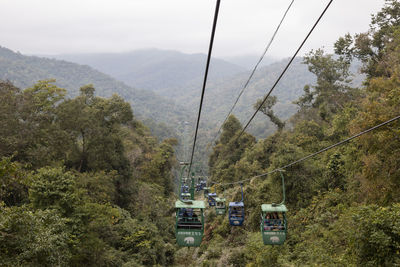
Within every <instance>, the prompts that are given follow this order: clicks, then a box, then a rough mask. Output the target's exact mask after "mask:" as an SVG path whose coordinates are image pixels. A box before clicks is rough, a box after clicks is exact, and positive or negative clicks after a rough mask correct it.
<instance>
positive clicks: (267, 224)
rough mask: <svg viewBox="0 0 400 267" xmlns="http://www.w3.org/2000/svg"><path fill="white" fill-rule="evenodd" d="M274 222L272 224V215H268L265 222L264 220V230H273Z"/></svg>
mask: <svg viewBox="0 0 400 267" xmlns="http://www.w3.org/2000/svg"><path fill="white" fill-rule="evenodd" d="M272 226H273V224H272V222H271V214H270V213H267V214H266V215H265V220H264V230H271V229H272Z"/></svg>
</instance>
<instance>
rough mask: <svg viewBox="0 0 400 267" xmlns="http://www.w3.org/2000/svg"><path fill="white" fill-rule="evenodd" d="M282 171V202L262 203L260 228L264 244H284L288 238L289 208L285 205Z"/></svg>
mask: <svg viewBox="0 0 400 267" xmlns="http://www.w3.org/2000/svg"><path fill="white" fill-rule="evenodd" d="M282 171H283V170H280V171H279V172H280V174H281V178H282V196H283V199H282V202H281V203H279V204H275V203H272V204H262V205H261V222H260V230H261V235H262V239H263V242H264V245H282V244H283V243H284V242H285V240H286V234H287V221H286V212H287V208H286V206H285V199H286V195H285V178H284V177H283V174H282Z"/></svg>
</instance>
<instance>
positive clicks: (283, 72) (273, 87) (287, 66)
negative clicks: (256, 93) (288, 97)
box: [235, 0, 333, 141]
mask: <svg viewBox="0 0 400 267" xmlns="http://www.w3.org/2000/svg"><path fill="white" fill-rule="evenodd" d="M332 2H333V0H330V1H329V3H328V4H327V5H326V7H325V9H324V11H322V13H321V15H320V16H319V17H318V19H317V21H316V22H315V23H314V25H313V27H312V28H311V30H310V31H309V32H308V34H307V36H306V38H305V39H304V40H303V42H302V43H301V45H300V46H299V48H298V49H297V50H296V52H295V53H294V55H293V56H292V58H291V59H290V60H289V62H288V64H287V65H286V67H285V68H284V70H283V71H282V73H281V74H280V75H279V77H278V79H277V80H276V82H275V83H274V85H273V86H272V87H271V89H270V90H269V92H268V93H267V95H266V96H265V97H264V99H263V101H262V103H261V104H260V106H259V107H258V108H257V110H256V112H254V114H253V115H252V116H251V118H250V120H249V121H248V122H247V124H246V125H245V127H244V128H243V129H242V131H241V132H240V133H239V135H238V136H237V137H236V139H235V141H237V140H238V139H239V138H240V136H242V134H243V133H244V131H245V130H246V129H247V127H248V126H249V125H250V123H251V121H252V120H253V119H254V117H255V116H256V115H257V113H258V111H260V109H261V107H262V106H263V105H264V103H265V102H266V101H267V98H268V97H269V96H270V94H271V93H272V91H273V90H274V89H275V87H276V85H277V84H278V83H279V81H280V80H281V79H282V77H283V75H284V74H285V73H286V71H287V69H288V68H289V67H290V65H291V64H292V62H293V60H294V59H295V58H296V56H297V54H298V53H299V51H300V50H301V48H302V47H303V45H304V44H305V42H306V41H307V39H308V37H310V35H311V33H312V32H313V31H314V29H315V27H316V26H317V25H318V23H319V22H320V20H321V19H322V17H323V16H324V14H325V12H326V11H327V10H328V8H329V6H330V5H331V4H332Z"/></svg>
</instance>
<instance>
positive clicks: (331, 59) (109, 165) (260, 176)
mask: <svg viewBox="0 0 400 267" xmlns="http://www.w3.org/2000/svg"><path fill="white" fill-rule="evenodd" d="M157 64H161V63H157ZM284 65H285V61H281V62H277V63H274V64H272V65H269V66H266V67H263V68H261V69H260V70H259V71H258V72H257V73H256V75H255V77H254V80H253V82H252V83H251V84H250V86H249V88H248V90H247V91H246V92H245V94H244V95H243V98H242V100H241V102H239V105H238V107H237V109H236V110H235V112H234V113H233V114H232V115H231V116H229V118H228V119H227V121H226V122H225V123H224V124H223V125H222V131H221V134H220V135H219V136H218V138H217V139H216V142H215V144H213V146H210V147H209V154H210V156H209V157H208V154H207V144H208V143H209V141H210V140H212V138H213V137H214V134H215V132H216V130H217V127H218V123H217V121H222V119H224V115H225V114H226V112H227V107H230V105H231V103H232V102H233V100H234V98H235V97H236V93H237V92H238V91H239V90H240V89H241V88H242V85H243V82H245V80H246V78H247V77H248V76H247V75H248V73H245V72H243V73H241V74H234V76H231V77H230V78H229V79H226V78H221V79H219V78H216V77H215V78H213V79H212V80H211V81H210V83H209V88H208V91H207V96H206V97H207V98H206V100H205V104H204V109H203V112H204V113H203V114H202V120H201V123H200V131H199V138H198V140H197V150H196V153H195V157H194V161H196V164H193V168H192V169H191V170H192V171H193V170H195V169H196V170H197V169H199V168H200V169H202V168H203V167H204V166H202V163H204V161H207V164H208V166H207V167H208V169H207V168H203V169H202V170H201V171H202V177H205V176H208V177H207V179H208V186H209V187H210V188H209V190H210V192H216V194H217V195H218V197H224V198H226V204H228V203H229V202H231V201H240V199H241V197H242V193H241V188H243V192H244V194H243V196H244V198H243V203H244V216H238V217H241V219H243V220H244V224H243V225H242V226H231V225H230V222H229V216H230V215H229V212H228V209H226V210H224V211H226V214H225V215H217V213H216V209H215V208H214V207H208V205H207V208H206V209H205V212H204V218H205V221H202V220H200V219H202V218H203V216H202V215H203V214H202V213H201V212H199V215H197V214H196V213H195V211H194V209H199V210H202V208H201V206H202V205H199V207H200V208H195V207H193V206H192V207H191V206H190V205H191V204H189V203H188V202H185V203H184V202H179V201H177V203H178V207H179V205H181V206H182V207H183V206H184V205H188V206H184V207H185V208H184V210H183V209H182V211H183V212H182V213H180V212H179V211H181V210H178V212H176V211H177V210H175V206H174V204H175V201H176V200H177V199H178V196H177V194H176V193H175V192H174V191H180V190H182V192H183V187H179V186H178V185H177V184H175V182H176V178H177V177H175V173H176V172H178V171H177V170H178V159H179V160H181V158H178V156H177V155H176V152H175V151H176V148H177V147H178V146H179V145H182V143H183V138H182V139H181V140H177V139H176V138H167V137H168V136H173V135H175V134H176V133H177V132H178V133H184V132H185V129H184V128H185V125H186V127H187V129H186V132H188V133H189V134H187V135H186V136H184V137H185V139H186V141H187V142H188V143H190V144H191V140H190V139H191V136H190V132H191V130H192V126H193V125H191V123H193V121H194V120H193V117H191V116H193V115H195V113H196V112H197V107H198V106H197V104H196V103H197V102H196V101H198V97H199V96H197V95H196V92H197V93H198V92H199V91H198V88H197V87H196V86H195V84H196V83H197V82H196V81H195V80H190V79H188V83H187V84H185V85H184V86H181V87H179V86H177V87H176V88H177V90H178V91H176V94H175V95H172V96H173V97H174V98H176V99H177V101H178V103H183V104H184V105H183V106H185V107H184V108H180V107H179V106H177V105H175V104H174V103H172V102H170V101H169V100H166V99H165V98H163V97H159V96H157V95H155V94H153V93H152V92H149V91H140V90H136V89H132V88H131V87H128V86H126V85H124V84H123V83H120V82H117V81H116V80H114V79H112V78H110V77H109V76H107V75H105V74H102V73H100V72H97V71H95V70H94V69H92V68H90V67H88V66H81V65H77V64H74V63H68V62H65V61H59V60H54V59H43V58H38V57H27V56H23V55H21V54H19V53H14V52H12V51H11V50H8V49H5V48H0V266H125V267H126V266H203V267H205V266H210V267H211V266H212V267H220V266H234V267H236V266H246V267H255V266H257V267H258V266H259V267H263V266H400V156H399V155H400V2H399V1H398V0H386V1H385V6H384V7H383V8H382V10H381V11H380V12H378V13H377V14H375V15H373V16H372V20H371V24H370V26H369V28H367V25H366V31H365V32H364V33H360V34H355V35H350V34H346V35H344V36H343V37H341V38H339V39H338V40H337V41H336V42H335V43H334V53H333V54H330V53H327V52H326V51H324V49H322V48H321V49H316V50H312V51H309V52H308V53H306V55H305V56H304V57H303V58H302V59H296V60H295V61H294V64H293V65H292V66H291V67H290V69H289V70H288V72H287V74H285V76H284V79H283V80H282V81H281V83H280V84H279V86H277V87H276V89H275V91H274V93H273V94H272V95H271V96H270V97H269V98H268V101H266V102H265V103H264V104H263V105H262V107H261V108H260V112H259V114H258V115H257V116H258V118H257V120H255V121H253V122H252V124H253V125H252V127H253V128H250V130H249V131H243V132H242V130H243V122H247V121H245V120H244V119H246V118H248V115H249V114H251V113H252V112H254V111H255V109H257V103H258V104H261V102H260V100H259V99H260V97H262V96H263V94H264V93H265V91H266V89H269V87H270V85H271V83H272V82H274V81H275V79H276V77H277V76H278V75H279V74H280V71H281V70H282V69H283V67H284ZM150 70H151V68H150V69H148V70H147V71H150ZM358 71H360V72H361V74H360V75H359V74H358V73H357V72H358ZM354 74H355V76H354ZM139 76H140V75H139ZM49 78H55V79H56V80H48V79H49ZM146 79H148V77H143V82H145V81H146ZM190 84H192V86H193V87H191V86H190ZM64 88H65V89H64ZM166 88H167V87H166ZM195 88H197V89H195ZM179 90H182V91H179ZM196 90H197V91H196ZM233 91H234V92H233ZM183 92H184V93H183ZM172 96H171V97H172ZM257 100H258V101H257ZM141 118H150V119H149V120H148V121H147V122H146V123H148V125H150V126H151V127H154V128H153V130H154V131H155V132H157V135H158V137H161V138H157V137H156V136H154V134H152V133H151V130H150V129H149V127H147V126H146V124H145V123H144V122H142V121H141ZM391 119H392V121H391V122H390V123H387V124H385V125H382V123H386V122H388V121H389V120H391ZM185 121H188V122H185ZM160 123H161V124H160ZM375 126H379V127H375ZM372 127H374V128H373V129H372V130H368V131H366V130H367V129H371V128H372ZM171 129H172V131H171ZM349 137H352V139H351V140H350V139H349ZM353 137H354V138H353ZM179 141H181V142H180V143H179ZM180 152H182V151H180ZM179 156H180V155H179ZM177 158H178V159H177ZM299 159H301V160H299ZM182 165H184V166H185V167H186V166H187V165H189V164H182ZM195 165H196V167H195ZM182 170H184V169H182ZM207 171H208V175H206V173H207ZM183 173H184V172H183V171H182V174H183ZM187 175H192V174H191V173H189V174H187ZM194 175H197V173H196V171H194V173H193V176H194ZM183 176H184V175H182V177H183ZM282 177H283V179H282ZM182 180H184V179H182ZM188 180H189V179H188ZM283 180H284V182H285V183H284V185H285V186H284V187H282V181H283ZM192 189H193V191H194V188H192ZM181 197H182V195H181V194H180V195H179V198H181ZM195 198H196V200H200V201H204V204H208V203H207V199H206V198H205V197H204V192H203V191H200V192H197V193H196V194H195ZM211 200H212V199H211ZM200 201H199V202H198V203H201V202H200ZM220 201H221V202H223V200H220ZM281 201H282V203H283V202H284V204H285V205H286V206H285V207H287V212H286V211H283V212H286V214H285V215H286V217H282V216H281V217H280V218H279V216H278V214H276V216H277V217H275V219H276V220H281V221H280V222H282V221H285V218H286V219H287V224H283V225H282V224H279V225H278V224H277V225H273V226H271V225H266V220H267V219H268V220H269V219H270V218H269V217H268V218H267V216H269V215H266V214H264V216H263V215H261V205H262V204H267V203H269V204H271V203H280V202H281ZM201 204H203V203H201ZM238 204H239V203H235V204H234V205H236V206H235V207H239V205H238ZM175 205H176V204H175ZM187 207H190V208H187ZM271 207H276V206H274V205H271ZM279 207H281V208H282V207H283V206H279ZM238 210H239V209H236V210H235V211H234V212H233V210H232V214H236V215H235V216H237V214H238V213H237V212H238ZM281 212H282V211H280V213H281ZM276 213H277V212H276ZM232 214H231V215H232ZM260 215H261V216H260ZM273 215H275V214H273ZM280 215H283V214H280ZM238 217H236V218H238ZM180 219H183V220H180ZM175 226H176V229H174V227H175ZM203 226H204V229H203V228H202V227H203ZM266 226H267V227H270V226H271V228H268V229H266V228H265V227H266ZM178 227H182V228H180V230H181V233H183V235H187V236H189V235H194V234H193V233H198V235H196V237H197V240H199V239H198V238H199V236H200V235H203V230H204V236H203V239H202V242H201V245H200V246H198V247H179V246H178V244H177V240H176V238H177V237H176V235H177V234H176V233H179V232H178ZM273 227H281V228H276V229H272V228H273ZM282 227H283V228H282ZM199 229H200V230H199ZM278 229H279V231H283V230H285V231H287V238H286V240H285V242H284V244H283V245H273V246H272V245H264V244H263V239H262V237H263V235H264V234H262V232H263V231H270V232H273V231H278ZM195 230H197V231H195ZM181 237H182V236H181ZM185 239H186V238H185ZM185 239H183V238H182V241H184V242H186V241H187V242H186V243H185V244H186V245H189V244H191V245H194V244H195V239H194V238H193V237H190V238H189V239H187V240H185Z"/></svg>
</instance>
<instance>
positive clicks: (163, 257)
mask: <svg viewBox="0 0 400 267" xmlns="http://www.w3.org/2000/svg"><path fill="white" fill-rule="evenodd" d="M94 92H95V88H94V87H92V86H91V85H88V86H84V87H81V89H80V94H79V95H78V96H76V97H75V98H66V97H65V94H66V91H65V90H63V89H60V88H59V87H57V86H55V85H54V84H53V83H52V82H49V81H42V82H38V83H36V84H35V85H33V86H32V87H29V88H27V89H25V90H21V89H19V88H17V87H15V86H14V85H13V84H11V83H9V82H1V83H0V102H1V103H2V105H1V106H0V111H1V112H0V125H1V128H0V138H1V139H0V140H1V142H0V157H1V160H0V181H1V184H0V265H1V266H94V265H98V266H122V265H124V264H128V265H129V266H140V265H157V264H160V265H170V264H172V263H173V260H174V256H173V255H174V250H175V246H174V240H173V227H172V225H173V221H172V220H171V219H172V217H171V212H172V211H171V205H172V200H173V190H172V178H173V177H172V174H171V169H172V167H173V166H174V164H175V156H174V150H173V146H174V145H176V140H174V139H167V140H165V141H164V142H162V143H158V142H157V139H156V138H155V137H153V136H151V135H150V133H149V130H148V129H147V128H146V127H145V126H143V124H142V123H141V122H139V121H138V120H137V119H136V118H135V117H134V116H133V114H132V109H131V107H130V105H129V103H127V102H126V101H124V100H123V99H122V98H121V97H119V96H117V95H113V96H112V97H110V98H101V97H96V96H94Z"/></svg>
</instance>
